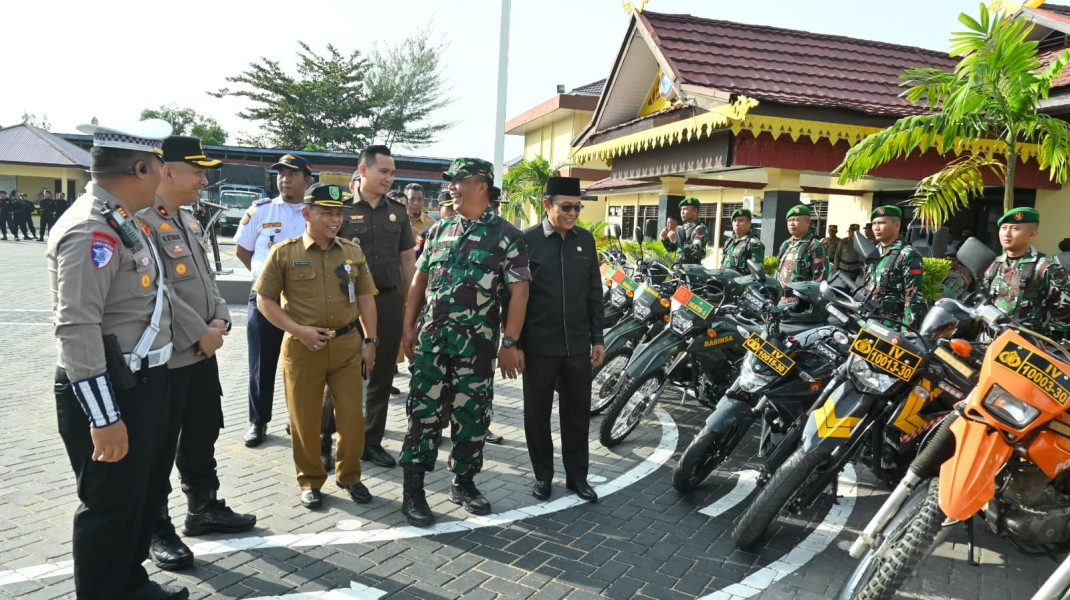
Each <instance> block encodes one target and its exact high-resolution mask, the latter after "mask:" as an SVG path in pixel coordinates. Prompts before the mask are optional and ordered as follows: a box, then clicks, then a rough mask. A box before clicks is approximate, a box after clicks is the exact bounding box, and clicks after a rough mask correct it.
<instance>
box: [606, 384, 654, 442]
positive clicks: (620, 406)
mask: <svg viewBox="0 0 1070 600" xmlns="http://www.w3.org/2000/svg"><path fill="white" fill-rule="evenodd" d="M663 385H664V384H663V382H662V380H661V377H660V376H658V375H651V376H649V377H647V378H646V379H643V380H635V379H631V380H628V381H626V382H625V383H624V387H623V388H621V390H620V392H619V393H618V394H617V395H616V397H614V398H613V402H612V404H610V405H609V410H608V411H607V412H606V416H605V418H604V419H602V425H601V427H600V428H599V430H598V440H599V441H600V442H602V445H603V446H605V447H606V448H610V447H612V446H616V445H617V444H619V443H621V442H623V441H624V438H626V437H628V435H629V434H630V433H631V432H633V431H635V428H636V427H638V426H639V421H641V420H642V419H643V415H644V414H646V413H647V412H649V410H650V409H652V408H653V406H652V404H656V403H657V401H658V397H659V396H661V390H662V387H663ZM639 392H644V393H643V394H639ZM649 394H653V395H654V399H653V400H652V401H651V404H647V403H646V402H645V401H644V396H646V395H649Z"/></svg>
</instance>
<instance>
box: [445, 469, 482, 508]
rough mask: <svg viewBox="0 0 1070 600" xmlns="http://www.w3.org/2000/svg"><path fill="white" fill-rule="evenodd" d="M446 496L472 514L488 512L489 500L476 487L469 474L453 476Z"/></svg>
mask: <svg viewBox="0 0 1070 600" xmlns="http://www.w3.org/2000/svg"><path fill="white" fill-rule="evenodd" d="M446 498H447V499H449V501H450V502H452V503H454V504H460V505H461V506H463V507H464V509H465V510H467V511H468V512H470V513H472V514H473V515H489V514H490V502H489V501H488V500H487V499H486V497H485V496H483V494H481V493H480V492H479V490H478V489H476V484H475V482H473V481H472V479H471V476H468V477H463V478H462V477H457V476H454V477H453V485H451V486H450V493H449V495H448V496H446Z"/></svg>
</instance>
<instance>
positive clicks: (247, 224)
mask: <svg viewBox="0 0 1070 600" xmlns="http://www.w3.org/2000/svg"><path fill="white" fill-rule="evenodd" d="M302 206H304V205H303V204H301V203H300V202H298V203H297V204H290V203H289V202H286V201H285V200H283V199H282V196H279V197H277V198H272V199H270V200H268V199H264V200H260V201H259V202H255V203H253V205H252V206H250V207H249V209H248V210H246V211H245V216H243V217H242V220H241V223H240V224H239V225H238V231H237V232H236V233H235V234H234V242H235V243H236V244H237V245H239V246H241V247H242V248H245V249H246V250H251V251H252V252H253V258H252V261H250V263H251V264H250V266H251V267H252V269H250V270H251V271H252V273H253V281H254V282H255V281H256V280H257V279H259V278H260V270H261V269H263V268H264V262H265V261H266V260H267V256H268V251H269V250H271V247H272V246H274V245H275V244H278V243H280V242H285V241H286V240H288V239H290V238H293V237H298V236H300V235H301V234H302V233H304V232H305V218H304V217H303V216H301V207H302Z"/></svg>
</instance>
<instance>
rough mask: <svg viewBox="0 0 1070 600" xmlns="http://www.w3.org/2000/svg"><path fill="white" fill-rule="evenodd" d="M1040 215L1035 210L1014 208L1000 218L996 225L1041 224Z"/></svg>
mask: <svg viewBox="0 0 1070 600" xmlns="http://www.w3.org/2000/svg"><path fill="white" fill-rule="evenodd" d="M1039 222H1040V213H1039V212H1037V209H1035V208H1026V207H1023V208H1012V209H1011V210H1008V211H1007V214H1005V215H1003V216H1002V217H1000V218H999V221H996V225H1003V224H1004V223H1039Z"/></svg>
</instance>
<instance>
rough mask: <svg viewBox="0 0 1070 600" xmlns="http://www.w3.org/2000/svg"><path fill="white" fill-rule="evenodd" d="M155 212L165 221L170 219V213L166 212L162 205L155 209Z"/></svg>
mask: <svg viewBox="0 0 1070 600" xmlns="http://www.w3.org/2000/svg"><path fill="white" fill-rule="evenodd" d="M156 212H158V213H160V216H161V217H163V218H165V219H169V218H170V217H171V213H169V212H167V209H166V208H164V207H163V205H162V204H161V205H159V206H157V207H156Z"/></svg>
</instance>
